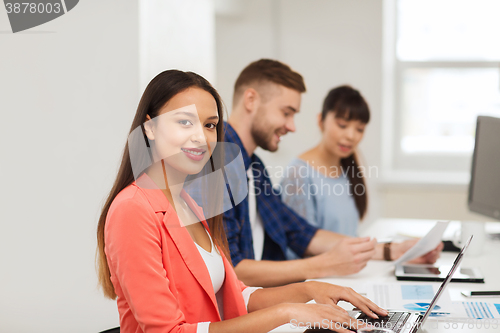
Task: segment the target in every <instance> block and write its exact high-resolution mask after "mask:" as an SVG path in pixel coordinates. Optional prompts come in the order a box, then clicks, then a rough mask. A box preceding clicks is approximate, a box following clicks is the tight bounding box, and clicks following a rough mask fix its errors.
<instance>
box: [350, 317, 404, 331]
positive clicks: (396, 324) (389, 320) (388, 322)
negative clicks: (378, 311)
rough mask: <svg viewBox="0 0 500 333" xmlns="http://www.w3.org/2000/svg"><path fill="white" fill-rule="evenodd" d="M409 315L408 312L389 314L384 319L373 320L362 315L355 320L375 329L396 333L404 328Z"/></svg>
mask: <svg viewBox="0 0 500 333" xmlns="http://www.w3.org/2000/svg"><path fill="white" fill-rule="evenodd" d="M410 315H411V313H408V312H389V314H388V315H387V316H385V317H380V318H379V319H374V318H371V317H368V316H367V315H366V314H364V313H362V314H361V315H360V316H359V317H358V318H357V319H359V320H362V321H365V322H367V323H370V324H372V325H373V326H375V327H380V328H388V329H391V330H393V331H394V333H398V332H400V331H401V330H402V329H403V328H404V325H405V323H406V321H407V320H408V317H410Z"/></svg>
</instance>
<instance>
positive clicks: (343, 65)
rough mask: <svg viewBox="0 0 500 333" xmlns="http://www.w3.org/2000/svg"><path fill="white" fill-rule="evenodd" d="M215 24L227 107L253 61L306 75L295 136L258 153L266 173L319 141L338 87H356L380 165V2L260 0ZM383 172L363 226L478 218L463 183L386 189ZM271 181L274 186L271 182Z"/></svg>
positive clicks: (370, 147)
mask: <svg viewBox="0 0 500 333" xmlns="http://www.w3.org/2000/svg"><path fill="white" fill-rule="evenodd" d="M236 3H237V4H238V6H236V9H234V10H232V11H231V12H230V13H222V14H219V15H218V16H217V19H216V44H217V87H218V89H219V91H220V92H221V94H222V97H223V98H224V100H225V101H226V104H227V106H228V108H229V109H230V108H231V102H232V95H231V94H232V85H233V83H234V81H235V79H236V77H237V75H238V74H239V72H240V71H241V70H242V69H243V68H244V67H245V66H246V65H247V64H248V63H250V62H251V61H254V60H257V59H259V58H262V57H271V58H276V59H279V60H282V61H284V62H285V63H288V64H289V65H290V66H291V67H292V68H294V69H296V70H297V71H299V72H300V73H301V74H302V75H303V76H304V78H305V81H306V85H307V89H308V91H307V93H306V94H304V95H303V99H302V108H301V111H300V113H299V114H298V115H297V116H296V125H297V132H296V133H289V134H287V135H286V136H285V137H283V139H282V141H281V143H280V149H279V151H278V152H276V153H268V152H265V151H258V152H257V153H258V154H259V155H260V156H261V157H262V158H263V159H264V161H265V162H266V164H267V165H268V166H272V168H271V170H273V169H274V170H278V169H279V168H280V167H284V166H286V165H287V164H288V162H289V161H290V160H291V159H292V158H293V157H295V156H297V155H299V154H300V153H302V152H303V151H305V150H307V149H309V148H310V147H312V146H314V145H315V144H317V142H318V139H319V137H320V135H319V131H318V128H317V125H316V115H317V114H318V113H319V111H320V107H321V102H322V100H323V98H324V96H325V95H326V93H327V91H328V90H329V89H330V88H332V87H334V86H336V85H339V84H344V83H347V84H350V85H352V86H354V87H356V88H358V89H359V90H360V91H361V92H362V94H363V95H364V96H365V98H366V99H367V101H368V102H369V105H370V107H371V112H372V119H371V121H370V124H369V126H368V127H367V131H366V134H365V137H364V139H363V142H362V143H361V147H360V150H361V153H362V155H363V157H364V161H365V164H366V165H367V166H371V167H375V168H379V171H380V165H381V158H380V155H381V140H382V137H383V135H386V134H387V133H383V131H382V119H381V114H382V38H383V37H382V36H383V31H382V23H383V21H382V20H383V5H384V2H383V0H355V1H343V0H312V1H301V0H273V1H270V0H258V1H252V2H243V1H236ZM380 176H381V172H379V173H378V175H377V174H376V173H372V178H371V179H369V183H368V190H369V194H370V208H369V214H368V216H367V221H368V222H369V221H372V220H373V219H375V218H377V217H399V218H405V217H408V218H431V219H434V218H440V219H447V218H451V219H458V220H461V219H467V220H470V219H482V220H484V219H483V218H482V217H480V216H478V215H474V214H470V213H468V212H467V209H466V199H467V195H466V193H467V188H466V186H465V185H452V186H449V185H448V186H437V185H432V186H425V185H417V186H415V185H409V184H405V183H404V182H402V183H400V184H387V183H384V181H383V180H382V179H381V178H380ZM273 181H279V179H278V177H274V179H273Z"/></svg>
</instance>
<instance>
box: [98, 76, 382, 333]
mask: <svg viewBox="0 0 500 333" xmlns="http://www.w3.org/2000/svg"><path fill="white" fill-rule="evenodd" d="M222 122H223V113H222V101H221V99H220V97H219V95H218V93H217V92H216V91H215V89H214V88H213V87H212V86H211V85H210V83H208V82H207V81H206V80H205V79H203V78H202V77H200V76H199V75H197V74H194V73H189V72H188V73H185V72H181V71H176V70H171V71H165V72H163V73H160V74H159V75H158V76H157V77H155V78H154V79H153V80H152V81H151V83H150V84H149V85H148V86H147V88H146V91H145V92H144V95H143V96H142V99H141V101H140V103H139V107H138V108H137V113H136V116H135V118H134V122H133V124H132V129H131V133H130V135H129V140H128V144H127V147H126V148H125V152H124V155H123V159H122V164H121V166H120V170H119V172H118V176H117V178H116V181H115V184H114V186H113V188H112V190H111V192H110V194H109V197H108V200H107V201H106V204H105V205H104V208H103V210H102V213H101V217H100V219H99V224H98V230H97V240H98V253H99V258H98V261H99V279H100V283H101V285H102V287H103V291H104V294H105V295H106V296H107V297H109V298H112V299H115V298H116V299H117V305H118V312H119V314H120V326H121V328H120V330H121V332H193V333H194V332H197V333H208V331H209V328H210V332H268V331H270V330H272V329H274V328H276V327H278V326H280V325H282V324H285V323H287V322H290V321H291V320H293V319H295V320H297V321H298V322H318V321H322V320H326V322H328V323H330V325H331V326H330V327H333V326H334V325H335V323H337V326H339V325H340V324H338V323H344V324H345V325H348V326H350V327H364V326H366V325H365V324H363V323H358V322H357V321H356V320H355V319H353V318H351V317H349V316H348V314H347V313H346V311H344V310H343V309H341V308H340V307H338V306H337V305H336V303H337V302H338V301H340V300H346V301H349V302H351V303H352V304H354V305H355V306H357V307H358V308H360V309H362V310H363V311H365V312H366V313H367V314H368V315H370V316H371V317H373V318H375V317H377V315H376V314H375V312H376V313H379V314H383V315H386V314H387V313H386V312H385V311H384V310H382V309H380V308H379V307H378V306H376V305H375V304H374V303H372V302H371V301H369V300H368V299H366V298H364V297H362V296H360V295H359V294H357V293H355V292H354V291H353V290H352V289H349V288H344V287H339V286H334V285H330V284H325V283H319V282H307V283H299V284H293V285H289V286H285V287H279V288H268V289H261V288H255V287H254V288H250V287H247V286H245V285H244V284H243V283H242V282H240V281H239V280H238V278H237V277H236V273H235V272H234V269H233V266H232V265H231V263H230V261H229V260H228V259H227V258H230V256H229V253H228V252H227V240H226V237H225V233H224V228H223V226H222V219H221V217H222V216H221V215H217V216H215V217H211V218H208V219H207V221H208V223H207V221H205V217H204V216H203V210H202V209H201V207H199V206H198V205H197V204H196V203H195V201H194V200H193V199H192V198H191V197H190V196H189V195H188V194H187V193H186V191H185V190H184V188H183V187H184V185H185V183H186V181H187V179H188V177H189V176H192V175H196V174H198V173H199V172H200V171H201V170H202V169H203V168H204V167H205V165H209V164H211V165H212V166H213V165H216V164H217V163H214V161H213V159H214V156H217V157H218V158H221V159H223V154H214V149H215V147H216V145H217V142H220V141H222V140H223V137H222V136H223V129H222ZM210 195H211V196H216V197H217V196H219V195H221V193H220V192H218V191H217V189H213V188H210ZM311 299H316V302H317V303H323V304H297V303H304V302H307V301H309V300H311ZM247 311H248V312H252V313H250V314H247ZM339 332H347V330H346V329H341V330H339Z"/></svg>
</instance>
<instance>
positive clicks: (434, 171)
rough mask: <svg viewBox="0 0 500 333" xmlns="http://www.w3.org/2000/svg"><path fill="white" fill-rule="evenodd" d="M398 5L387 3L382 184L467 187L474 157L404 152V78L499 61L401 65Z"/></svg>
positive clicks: (498, 64) (497, 66)
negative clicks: (425, 70) (407, 74)
mask: <svg viewBox="0 0 500 333" xmlns="http://www.w3.org/2000/svg"><path fill="white" fill-rule="evenodd" d="M397 2H398V0H384V3H383V15H382V19H383V34H382V36H383V40H382V50H383V51H382V52H383V54H382V61H383V63H382V91H383V93H382V138H381V139H382V140H381V141H382V170H383V172H382V182H383V183H389V184H390V183H397V184H401V183H406V184H442V185H467V184H468V183H469V178H470V165H471V158H472V152H471V153H470V155H464V154H453V153H449V154H437V153H414V154H405V153H404V152H403V151H402V149H401V145H400V143H401V138H402V133H401V129H402V126H401V124H402V112H399V111H400V110H401V104H402V100H401V96H402V89H403V86H402V84H401V83H402V82H401V81H402V78H403V74H404V71H405V70H407V69H420V68H463V69H466V68H495V69H498V70H500V62H499V61H464V60H460V61H457V60H450V61H442V60H440V61H401V60H399V59H398V58H397V54H396V46H397Z"/></svg>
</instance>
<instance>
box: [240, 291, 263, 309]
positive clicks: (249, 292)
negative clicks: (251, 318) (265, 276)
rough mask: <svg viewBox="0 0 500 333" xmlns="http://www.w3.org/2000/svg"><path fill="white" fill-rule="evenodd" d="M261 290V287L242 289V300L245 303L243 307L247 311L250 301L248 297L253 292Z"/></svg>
mask: <svg viewBox="0 0 500 333" xmlns="http://www.w3.org/2000/svg"><path fill="white" fill-rule="evenodd" d="M258 289H262V287H246V288H245V289H243V291H242V292H241V294H242V295H243V300H244V301H245V306H246V307H247V310H248V301H249V300H250V295H252V294H253V292H254V291H256V290H258Z"/></svg>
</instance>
